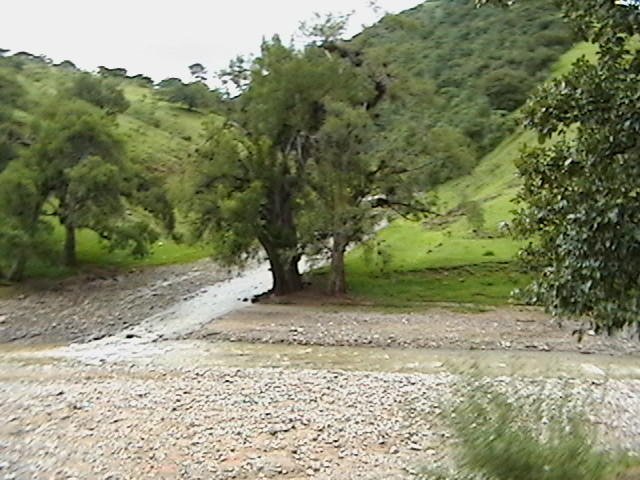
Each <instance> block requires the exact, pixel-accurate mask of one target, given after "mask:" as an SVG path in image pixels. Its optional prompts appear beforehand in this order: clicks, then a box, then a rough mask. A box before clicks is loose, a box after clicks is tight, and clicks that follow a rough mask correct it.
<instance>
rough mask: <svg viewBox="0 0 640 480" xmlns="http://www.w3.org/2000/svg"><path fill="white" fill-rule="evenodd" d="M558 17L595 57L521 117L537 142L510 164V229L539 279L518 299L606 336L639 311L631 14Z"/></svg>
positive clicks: (639, 169)
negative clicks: (513, 189)
mask: <svg viewBox="0 0 640 480" xmlns="http://www.w3.org/2000/svg"><path fill="white" fill-rule="evenodd" d="M562 9H563V12H564V15H565V17H566V18H567V19H568V20H569V21H571V22H572V23H573V24H574V26H575V28H576V30H577V31H578V32H579V34H580V35H581V36H582V38H583V39H584V40H586V41H589V42H591V43H595V44H597V45H598V47H599V50H598V53H597V57H596V59H595V61H594V62H589V61H587V60H586V59H584V58H581V59H579V60H578V61H577V62H576V63H575V64H574V65H573V68H572V70H571V71H570V72H569V73H567V74H565V75H563V76H561V77H558V78H556V79H554V80H552V81H550V82H548V83H547V84H545V85H544V86H543V87H542V88H540V89H538V91H537V92H536V93H535V94H534V96H533V97H532V99H531V100H530V101H529V103H528V105H527V107H526V108H525V110H524V113H525V115H526V125H527V126H528V127H530V128H532V129H534V130H535V131H536V132H537V133H538V136H539V139H540V142H541V143H543V142H547V143H546V144H545V145H543V146H539V147H537V148H532V149H529V150H528V151H527V152H526V153H525V154H524V155H523V156H522V157H521V158H520V160H519V162H518V165H517V166H518V169H519V172H520V175H521V176H522V178H523V188H522V190H521V192H520V195H519V200H521V201H522V204H523V205H524V206H523V207H522V208H521V210H520V211H519V212H518V217H517V220H516V222H515V227H516V230H517V231H518V232H519V233H520V234H521V235H523V236H525V237H532V238H535V239H536V241H535V242H533V243H532V244H531V245H530V246H529V247H528V248H526V249H525V250H524V251H523V254H522V257H523V259H524V260H525V262H526V263H527V264H528V265H529V266H530V267H532V268H533V269H534V270H536V271H538V272H539V273H540V275H539V277H538V279H537V280H536V281H535V282H534V283H533V284H532V285H531V286H530V287H529V288H528V289H527V290H526V291H525V296H526V298H527V299H528V300H530V301H533V302H539V303H542V304H543V305H545V306H546V307H547V308H548V309H549V310H550V311H551V312H552V313H553V314H554V315H556V316H560V317H563V316H566V317H574V318H578V319H588V323H589V324H590V326H591V328H593V329H594V330H596V331H597V332H607V333H612V332H614V331H616V330H620V329H622V328H624V327H625V326H631V325H635V326H636V327H637V326H638V314H637V312H638V309H639V308H640V277H639V275H638V272H640V162H639V161H638V160H639V159H640V111H639V110H638V108H637V106H638V103H639V101H640V90H639V89H638V84H639V83H640V50H638V48H637V39H636V35H637V34H638V33H640V21H639V20H640V10H639V9H638V8H636V7H633V6H624V5H622V4H620V5H619V4H617V3H616V2H613V1H610V2H604V1H601V0H579V1H578V0H567V1H564V2H562Z"/></svg>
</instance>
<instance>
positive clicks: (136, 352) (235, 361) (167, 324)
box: [0, 265, 640, 379]
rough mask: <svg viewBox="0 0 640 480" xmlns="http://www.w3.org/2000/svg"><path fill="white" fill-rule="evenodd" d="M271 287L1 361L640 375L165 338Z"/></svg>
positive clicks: (371, 350)
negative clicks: (96, 337)
mask: <svg viewBox="0 0 640 480" xmlns="http://www.w3.org/2000/svg"><path fill="white" fill-rule="evenodd" d="M269 285H270V274H269V271H268V268H267V266H266V265H260V266H258V267H255V268H253V269H249V270H246V271H245V272H243V273H242V274H241V275H239V276H237V277H235V278H233V279H230V280H227V281H224V282H219V283H217V284H215V285H212V286H210V287H207V288H205V289H203V290H201V291H200V292H198V293H197V294H196V295H195V296H194V297H193V298H190V299H188V300H185V301H183V302H181V303H179V304H177V305H172V306H170V307H169V308H167V309H166V310H165V311H163V312H161V313H159V314H155V315H153V316H151V317H149V318H147V319H145V320H144V321H143V322H141V323H140V324H138V325H136V326H134V327H131V328H129V329H127V330H124V331H123V332H120V333H119V334H117V335H114V336H112V337H107V338H104V339H101V340H97V341H93V342H89V343H84V344H72V345H40V346H17V345H0V364H5V365H11V364H13V365H16V364H40V363H45V364H46V363H50V362H53V363H57V362H66V361H74V362H75V361H79V362H82V363H87V364H93V365H101V364H104V363H119V362H133V363H137V364H144V365H158V366H164V367H176V368H207V367H219V366H223V367H237V368H248V367H278V368H294V369H330V370H349V371H380V372H402V373H437V372H445V371H448V372H452V373H457V372H461V371H465V370H468V369H469V368H472V367H474V368H477V369H478V370H479V371H481V372H484V373H485V374H487V375H492V376H501V375H509V376H512V375H522V376H534V377H558V376H567V377H574V378H594V379H605V378H634V379H640V358H638V357H637V356H610V355H595V354H591V355H585V354H580V353H564V352H553V351H551V352H538V351H511V350H437V349H407V348H376V347H353V346H308V345H288V344H268V343H248V342H220V341H217V342H210V341H204V340H169V339H171V338H176V337H179V336H180V335H182V334H186V333H190V332H193V331H196V330H198V329H199V328H200V327H202V325H204V324H206V323H207V322H210V321H211V320H212V319H215V318H218V317H220V316H222V315H224V314H226V313H228V312H230V311H232V310H235V309H238V308H242V306H243V305H247V299H248V298H251V297H252V296H253V295H255V294H256V293H260V292H262V291H264V290H266V289H267V288H269Z"/></svg>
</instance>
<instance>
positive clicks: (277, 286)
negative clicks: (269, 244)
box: [267, 248, 303, 296]
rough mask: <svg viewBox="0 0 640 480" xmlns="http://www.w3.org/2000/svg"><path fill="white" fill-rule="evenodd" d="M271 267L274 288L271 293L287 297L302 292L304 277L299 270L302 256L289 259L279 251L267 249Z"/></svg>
mask: <svg viewBox="0 0 640 480" xmlns="http://www.w3.org/2000/svg"><path fill="white" fill-rule="evenodd" d="M267 256H268V257H269V265H270V266H271V277H272V278H273V288H272V290H271V292H272V293H273V294H274V295H276V296H279V295H287V294H289V293H294V292H298V291H300V290H302V287H303V285H302V275H300V270H298V261H299V260H300V256H299V255H296V256H294V257H293V258H287V256H285V255H282V252H280V251H278V250H277V249H273V248H269V249H267Z"/></svg>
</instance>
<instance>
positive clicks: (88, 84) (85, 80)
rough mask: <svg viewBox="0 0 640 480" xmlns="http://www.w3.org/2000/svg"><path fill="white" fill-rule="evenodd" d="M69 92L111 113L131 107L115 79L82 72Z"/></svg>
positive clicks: (75, 78) (74, 80)
mask: <svg viewBox="0 0 640 480" xmlns="http://www.w3.org/2000/svg"><path fill="white" fill-rule="evenodd" d="M68 92H69V93H70V94H71V95H73V96H74V97H77V98H81V99H82V100H84V101H86V102H89V103H91V104H92V105H95V106H96V107H98V108H101V109H102V110H104V111H105V112H107V113H108V114H110V115H114V114H116V113H122V112H124V111H125V110H127V109H128V108H129V101H128V100H127V99H126V98H125V96H124V93H123V92H122V89H121V88H119V87H118V85H117V84H116V83H115V81H114V80H112V79H109V78H101V77H98V76H95V75H92V74H90V73H85V72H81V73H78V74H77V75H75V76H74V79H73V81H72V83H71V85H70V86H69V89H68Z"/></svg>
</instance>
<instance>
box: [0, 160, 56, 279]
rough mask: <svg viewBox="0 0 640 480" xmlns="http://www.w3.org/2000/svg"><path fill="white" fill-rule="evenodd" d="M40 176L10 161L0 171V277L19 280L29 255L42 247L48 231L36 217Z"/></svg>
mask: <svg viewBox="0 0 640 480" xmlns="http://www.w3.org/2000/svg"><path fill="white" fill-rule="evenodd" d="M44 201H45V196H44V195H43V193H42V177H41V175H40V174H39V173H38V172H37V171H35V170H34V169H32V168H28V167H27V166H26V165H25V163H24V162H22V161H20V160H14V161H13V162H11V163H10V164H9V166H8V167H7V168H6V169H5V170H4V171H3V172H1V173H0V279H4V280H9V281H14V280H20V279H22V276H23V275H24V271H25V268H26V266H27V261H28V259H29V258H31V257H33V256H34V255H37V254H39V253H41V252H42V251H43V250H44V245H45V239H46V237H47V234H48V233H49V232H50V227H49V225H48V224H47V223H45V222H42V221H41V219H40V212H41V209H42V206H43V204H44Z"/></svg>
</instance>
